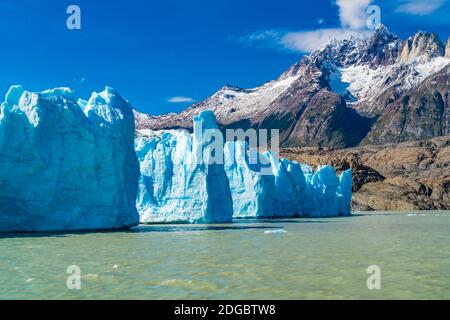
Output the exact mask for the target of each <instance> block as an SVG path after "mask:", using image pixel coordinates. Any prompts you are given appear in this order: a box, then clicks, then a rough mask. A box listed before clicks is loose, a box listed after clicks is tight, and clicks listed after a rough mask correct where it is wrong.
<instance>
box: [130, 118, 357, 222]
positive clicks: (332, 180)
mask: <svg viewBox="0 0 450 320" xmlns="http://www.w3.org/2000/svg"><path fill="white" fill-rule="evenodd" d="M200 122H201V123H202V124H203V126H202V127H203V130H202V131H199V130H196V125H195V124H196V123H200ZM211 128H212V129H216V130H217V129H218V127H217V123H216V121H215V117H214V114H213V113H212V112H211V111H205V112H203V113H201V114H200V116H197V117H194V133H193V134H192V135H191V134H189V133H188V132H186V131H180V130H172V131H165V132H152V131H149V132H146V133H145V134H139V135H138V137H137V139H136V151H137V155H138V158H139V160H140V163H141V178H140V183H139V194H138V199H137V208H138V211H139V213H140V215H141V221H142V222H144V223H152V222H227V221H231V218H232V216H233V217H234V218H250V217H252V218H255V217H256V218H274V217H280V218H283V217H307V216H308V217H321V216H339V215H349V214H350V202H351V195H352V173H351V170H348V171H345V172H343V173H342V174H341V175H340V176H337V174H336V171H335V170H334V169H333V168H332V167H331V166H322V167H319V168H318V169H317V171H316V172H314V170H313V168H312V167H310V166H307V165H303V164H299V163H297V162H295V161H289V160H287V159H281V160H279V159H278V157H276V155H275V154H274V153H273V152H271V151H267V152H258V155H259V158H260V161H256V162H255V161H250V160H249V158H250V157H249V151H250V150H249V147H248V145H247V143H246V142H243V141H235V142H226V143H225V144H224V146H223V161H224V165H222V164H213V165H211V164H210V165H205V164H202V165H199V164H198V159H199V154H198V152H197V149H198V148H199V147H200V146H201V147H205V146H206V147H207V146H208V145H209V141H202V137H201V135H202V134H203V133H204V132H205V130H207V129H211ZM219 135H220V136H221V139H222V140H223V136H222V134H221V133H219ZM205 150H206V151H207V152H206V153H204V156H206V157H208V156H209V155H210V150H209V149H208V148H206V149H205ZM254 162H255V163H254ZM263 169H269V172H271V174H267V170H263Z"/></svg>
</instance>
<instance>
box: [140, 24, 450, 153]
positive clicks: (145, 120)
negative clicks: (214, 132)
mask: <svg viewBox="0 0 450 320" xmlns="http://www.w3.org/2000/svg"><path fill="white" fill-rule="evenodd" d="M449 43H450V42H447V45H446V46H444V44H443V43H442V42H441V41H440V40H439V38H438V36H437V35H436V34H434V33H428V32H423V31H419V32H417V33H416V34H415V35H414V36H413V37H410V38H408V39H407V40H405V41H402V40H401V39H399V37H398V36H396V35H394V34H393V33H391V32H390V31H389V30H388V29H387V28H386V27H384V26H380V27H378V28H377V30H376V31H375V32H374V33H372V34H371V35H369V36H367V35H361V36H353V37H351V38H350V39H346V40H335V39H334V40H331V41H330V42H329V43H327V44H326V45H325V46H323V47H322V48H319V49H318V50H316V51H314V52H313V53H311V54H310V55H309V56H306V57H304V58H302V59H301V60H300V61H299V62H298V63H296V64H295V65H293V66H292V67H290V68H289V69H288V70H287V71H286V72H284V73H283V74H282V75H281V76H280V77H279V78H278V79H277V80H274V81H271V82H268V83H266V84H264V85H262V86H260V87H256V88H252V89H242V88H238V87H234V86H225V87H223V88H222V89H220V90H219V91H218V92H217V93H215V94H214V95H213V96H211V97H210V98H208V99H206V100H204V101H202V102H199V103H197V104H194V105H193V106H191V107H189V108H187V109H186V110H184V111H182V112H181V113H179V114H175V113H171V114H166V115H162V116H156V117H154V116H148V115H144V114H140V113H138V112H136V113H135V115H136V119H137V121H136V126H137V128H138V129H151V130H161V129H177V128H186V129H191V123H190V119H191V118H192V116H194V115H196V114H198V113H200V112H201V111H204V110H213V111H214V112H215V114H216V116H217V119H218V121H219V123H220V125H221V126H222V128H242V129H244V130H245V129H248V128H255V129H258V128H264V129H279V130H280V137H281V140H280V141H281V143H282V144H283V145H284V146H316V147H333V148H346V147H354V146H357V145H360V144H361V145H363V144H383V143H391V142H393V143H397V142H403V141H411V140H412V141H414V140H420V139H429V138H432V137H435V136H440V135H447V134H450V133H449V128H450V124H449V121H450V116H449V112H450V110H449V107H448V92H449V87H450V86H449V82H448V76H449V73H448V65H449V63H450V59H449V53H450V49H449ZM435 84H437V85H435ZM428 111H430V112H428Z"/></svg>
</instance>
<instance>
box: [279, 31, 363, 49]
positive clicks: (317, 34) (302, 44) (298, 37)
mask: <svg viewBox="0 0 450 320" xmlns="http://www.w3.org/2000/svg"><path fill="white" fill-rule="evenodd" d="M363 33H365V32H363V31H361V30H352V29H345V28H335V29H319V30H313V31H298V32H289V33H287V34H286V35H285V36H284V37H283V45H284V46H285V47H286V48H288V49H290V50H294V51H300V52H311V51H313V50H315V49H318V48H319V47H321V46H323V45H324V44H326V43H327V42H328V41H330V40H331V39H333V38H335V39H338V40H342V39H348V38H350V37H351V36H358V35H361V34H363Z"/></svg>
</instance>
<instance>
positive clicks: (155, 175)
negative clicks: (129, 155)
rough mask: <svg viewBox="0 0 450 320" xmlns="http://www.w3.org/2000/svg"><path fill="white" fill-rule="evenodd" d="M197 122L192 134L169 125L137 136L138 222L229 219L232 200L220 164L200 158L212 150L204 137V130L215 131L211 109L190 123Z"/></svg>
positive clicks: (200, 221)
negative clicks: (170, 127)
mask: <svg viewBox="0 0 450 320" xmlns="http://www.w3.org/2000/svg"><path fill="white" fill-rule="evenodd" d="M197 124H200V126H201V128H202V129H201V132H198V131H196V132H194V134H192V135H191V134H189V133H187V132H186V131H177V130H173V131H166V132H161V133H160V135H157V134H152V133H150V134H149V135H139V136H138V137H137V138H136V153H137V156H138V158H139V161H140V166H141V177H140V179H139V192H138V197H137V208H138V211H139V214H140V217H141V222H143V223H152V222H153V223H158V222H159V223H168V222H185V223H220V222H222V223H226V222H231V221H232V217H233V204H232V198H231V192H230V188H229V183H228V178H227V175H226V173H225V168H224V165H223V164H220V163H209V162H208V161H202V160H203V159H202V158H203V156H205V157H207V155H211V153H212V150H211V147H210V143H211V139H203V137H204V133H205V132H206V131H207V130H217V131H219V128H218V125H217V122H216V120H215V116H214V114H213V113H212V112H206V111H205V112H202V113H201V114H200V115H199V116H196V117H194V126H195V127H198V125H197ZM219 133H220V131H219ZM220 134H221V133H220Z"/></svg>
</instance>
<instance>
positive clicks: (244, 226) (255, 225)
mask: <svg viewBox="0 0 450 320" xmlns="http://www.w3.org/2000/svg"><path fill="white" fill-rule="evenodd" d="M330 222H331V221H319V220H314V219H312V220H283V219H237V220H235V221H234V223H232V224H226V225H201V224H193V225H191V224H176V225H173V224H172V225H164V224H148V225H139V226H136V227H132V228H130V229H120V230H103V231H102V230H98V231H92V230H91V231H67V232H30V233H0V240H1V239H8V238H64V237H67V236H76V235H85V234H108V233H129V234H133V233H151V232H166V233H171V232H199V231H203V232H205V231H225V230H231V231H239V230H271V229H283V226H282V224H289V223H301V224H310V223H320V224H321V223H330ZM333 222H335V221H333ZM262 224H279V225H278V226H268V225H262Z"/></svg>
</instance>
